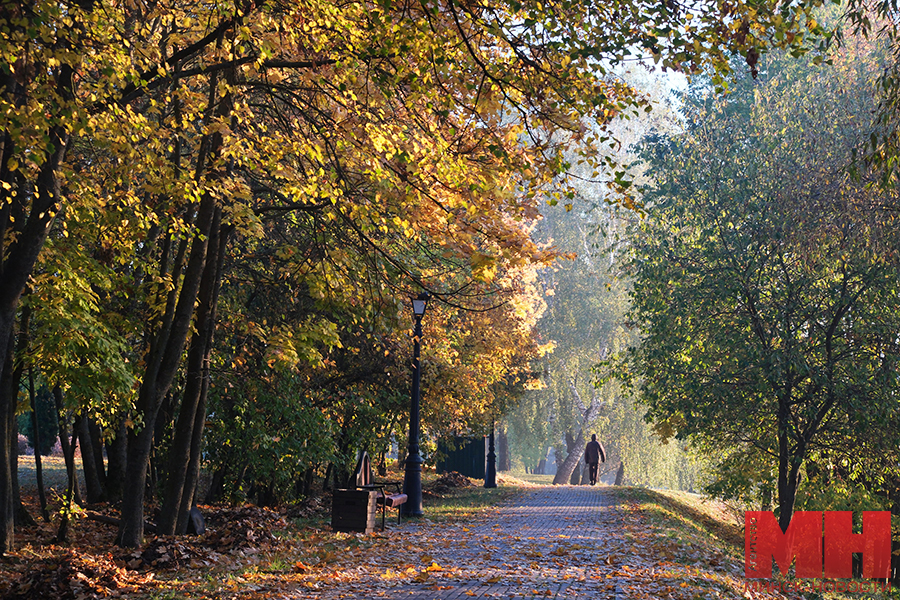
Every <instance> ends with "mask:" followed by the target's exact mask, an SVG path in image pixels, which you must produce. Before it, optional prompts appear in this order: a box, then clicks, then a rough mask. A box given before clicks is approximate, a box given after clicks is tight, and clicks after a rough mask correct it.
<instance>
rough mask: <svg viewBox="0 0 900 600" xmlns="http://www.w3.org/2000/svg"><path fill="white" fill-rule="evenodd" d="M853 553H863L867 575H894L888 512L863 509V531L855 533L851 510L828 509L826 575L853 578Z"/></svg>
mask: <svg viewBox="0 0 900 600" xmlns="http://www.w3.org/2000/svg"><path fill="white" fill-rule="evenodd" d="M854 552H862V555H863V573H862V576H863V577H864V578H866V579H884V578H887V577H890V576H891V513H890V512H889V511H863V528H862V533H853V513H852V512H850V511H826V512H825V577H828V578H836V579H848V578H850V577H852V576H853V553H854Z"/></svg>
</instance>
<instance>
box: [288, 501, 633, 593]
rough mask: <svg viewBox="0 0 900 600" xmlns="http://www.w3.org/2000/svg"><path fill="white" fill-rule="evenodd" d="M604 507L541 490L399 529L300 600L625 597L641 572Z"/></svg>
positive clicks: (620, 518)
mask: <svg viewBox="0 0 900 600" xmlns="http://www.w3.org/2000/svg"><path fill="white" fill-rule="evenodd" d="M613 498H614V496H613V494H611V493H609V492H608V491H606V492H605V491H604V488H603V487H594V488H591V487H581V486H579V487H569V486H560V487H541V488H536V489H533V490H528V491H527V492H525V494H524V495H522V496H519V497H517V498H516V499H514V500H513V501H512V502H511V503H509V504H508V505H507V506H502V507H499V508H495V509H492V510H491V511H488V512H487V513H486V515H485V516H483V517H481V518H480V519H479V521H478V522H476V523H474V524H471V525H470V526H469V527H464V526H463V525H460V524H455V525H447V524H434V523H429V522H427V521H426V522H424V523H422V524H421V525H416V526H414V527H409V526H401V527H400V528H399V529H397V530H395V531H394V532H391V533H390V535H389V536H387V537H386V539H385V540H384V543H383V544H379V541H376V548H375V551H373V550H372V549H369V550H368V551H367V553H366V557H367V560H366V562H365V564H362V565H360V564H359V563H360V561H359V557H358V556H356V557H348V558H347V560H346V562H345V561H340V560H339V561H338V563H337V564H336V565H335V571H334V577H333V578H331V580H330V581H328V582H324V583H322V585H321V587H320V589H318V590H304V591H303V592H301V593H300V594H301V595H300V596H299V597H300V598H310V599H317V600H332V599H336V598H386V599H401V598H402V599H405V600H454V599H461V600H466V599H468V598H494V599H504V598H516V599H520V598H559V599H569V598H573V599H574V598H585V599H587V598H590V599H591V600H619V599H621V600H624V599H625V598H634V597H637V596H638V594H631V593H630V592H629V588H628V583H629V581H630V580H631V578H632V577H634V576H635V575H636V574H638V572H639V571H640V570H641V569H644V568H646V566H647V565H646V564H644V563H643V562H642V558H641V557H640V556H639V555H638V554H636V553H635V552H634V548H633V546H634V540H633V539H632V537H631V536H630V534H629V533H628V532H629V530H630V529H632V527H630V526H629V524H628V521H629V519H628V509H627V507H626V506H623V505H619V504H618V503H617V502H616V501H615V500H614V499H613ZM379 545H380V548H379ZM342 563H343V564H342ZM640 596H641V597H646V596H644V595H643V594H640Z"/></svg>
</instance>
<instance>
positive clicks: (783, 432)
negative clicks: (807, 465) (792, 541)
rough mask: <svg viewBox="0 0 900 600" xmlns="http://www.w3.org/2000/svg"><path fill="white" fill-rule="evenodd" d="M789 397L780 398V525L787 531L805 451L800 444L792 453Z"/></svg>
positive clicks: (792, 512) (792, 513)
mask: <svg viewBox="0 0 900 600" xmlns="http://www.w3.org/2000/svg"><path fill="white" fill-rule="evenodd" d="M790 427H791V423H790V404H789V398H779V402H778V509H779V512H778V525H779V526H780V527H781V531H783V532H785V533H787V530H788V526H789V525H790V524H791V518H792V517H793V516H794V501H795V500H796V498H797V489H798V488H799V487H800V465H801V464H802V463H803V459H804V455H805V451H804V447H803V444H799V445H798V447H797V449H796V450H795V452H794V453H793V454H792V453H791V450H790V445H791V439H790V433H789V428H790Z"/></svg>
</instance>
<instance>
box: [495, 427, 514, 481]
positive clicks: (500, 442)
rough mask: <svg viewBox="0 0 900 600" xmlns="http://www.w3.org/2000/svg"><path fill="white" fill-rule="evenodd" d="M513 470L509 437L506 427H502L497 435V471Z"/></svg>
mask: <svg viewBox="0 0 900 600" xmlns="http://www.w3.org/2000/svg"><path fill="white" fill-rule="evenodd" d="M511 469H512V461H511V460H510V458H509V437H508V436H507V435H506V427H505V426H501V427H500V431H499V434H498V435H497V470H498V471H509V470H511Z"/></svg>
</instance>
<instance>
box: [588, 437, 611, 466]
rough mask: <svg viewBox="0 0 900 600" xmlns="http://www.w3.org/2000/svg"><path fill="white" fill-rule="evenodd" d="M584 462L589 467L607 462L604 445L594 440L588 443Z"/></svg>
mask: <svg viewBox="0 0 900 600" xmlns="http://www.w3.org/2000/svg"><path fill="white" fill-rule="evenodd" d="M584 462H586V463H587V464H589V465H590V464H593V463H599V462H606V451H605V450H604V449H603V444H601V443H600V442H597V441H594V440H591V441H590V442H588V443H587V446H585V448H584Z"/></svg>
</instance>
